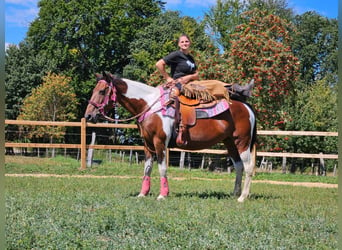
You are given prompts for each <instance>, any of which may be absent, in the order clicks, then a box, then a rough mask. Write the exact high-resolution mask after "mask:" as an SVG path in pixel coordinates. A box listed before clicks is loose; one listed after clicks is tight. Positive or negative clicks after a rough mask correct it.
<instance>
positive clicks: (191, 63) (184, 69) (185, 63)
mask: <svg viewBox="0 0 342 250" xmlns="http://www.w3.org/2000/svg"><path fill="white" fill-rule="evenodd" d="M163 60H164V61H165V63H166V64H167V65H169V66H170V67H171V77H172V78H173V79H178V78H180V77H182V76H186V75H190V74H194V73H195V72H196V63H195V60H194V58H193V57H192V56H191V55H189V54H188V55H186V54H184V53H183V52H182V51H180V50H177V51H174V52H171V53H170V54H168V55H167V56H165V57H164V58H163Z"/></svg>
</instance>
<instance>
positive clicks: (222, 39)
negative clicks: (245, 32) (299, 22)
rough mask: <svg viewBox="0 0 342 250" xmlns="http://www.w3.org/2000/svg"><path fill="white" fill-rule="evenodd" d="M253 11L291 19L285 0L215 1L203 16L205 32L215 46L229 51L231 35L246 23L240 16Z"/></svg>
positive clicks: (290, 10)
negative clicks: (213, 39) (256, 10)
mask: <svg viewBox="0 0 342 250" xmlns="http://www.w3.org/2000/svg"><path fill="white" fill-rule="evenodd" d="M254 9H258V10H261V11H263V12H264V14H272V15H276V16H279V17H281V18H282V19H287V20H291V19H292V17H293V11H292V9H290V8H288V7H287V1H286V0H242V1H241V0H217V1H216V5H214V6H212V7H211V8H210V9H209V11H208V12H207V13H206V14H205V16H204V22H205V26H206V28H207V31H208V32H209V33H210V35H211V36H212V37H214V38H215V41H216V42H217V44H216V45H217V46H218V47H219V48H220V49H221V50H223V51H228V50H229V49H230V46H231V35H232V34H233V33H234V32H235V28H236V26H238V25H241V24H243V23H244V22H245V21H246V19H244V18H241V14H242V13H243V12H246V11H251V10H254Z"/></svg>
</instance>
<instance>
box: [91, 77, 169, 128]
mask: <svg viewBox="0 0 342 250" xmlns="http://www.w3.org/2000/svg"><path fill="white" fill-rule="evenodd" d="M107 84H108V83H107ZM109 88H110V89H112V90H113V92H112V95H111V100H112V101H113V102H114V107H113V108H115V103H116V88H115V86H113V85H112V84H110V85H109ZM109 93H110V91H109ZM163 95H164V93H163V94H161V95H160V96H159V97H158V98H157V99H156V100H155V101H154V102H153V103H152V104H151V105H150V106H147V105H145V107H144V109H143V111H141V112H140V113H139V114H136V115H135V116H132V117H130V118H127V119H115V118H111V117H109V116H107V115H105V112H104V107H105V106H106V105H107V104H108V102H109V95H106V98H105V100H104V102H103V103H101V104H98V103H95V102H93V101H89V103H90V104H92V105H93V106H94V107H95V108H97V109H98V110H99V111H100V113H101V114H102V117H103V118H104V119H105V120H107V121H109V122H127V121H131V120H134V119H136V118H139V117H140V116H142V115H144V114H146V113H147V112H148V111H149V110H150V109H151V108H152V107H153V106H154V105H155V104H156V103H157V102H158V101H159V100H160V98H161V97H162V96H163Z"/></svg>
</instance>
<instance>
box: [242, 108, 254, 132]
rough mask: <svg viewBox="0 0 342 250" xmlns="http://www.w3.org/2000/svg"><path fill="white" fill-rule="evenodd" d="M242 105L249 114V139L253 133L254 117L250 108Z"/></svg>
mask: <svg viewBox="0 0 342 250" xmlns="http://www.w3.org/2000/svg"><path fill="white" fill-rule="evenodd" d="M244 105H245V107H246V109H247V110H248V113H249V122H250V124H251V137H253V131H254V125H255V115H254V112H253V111H252V110H251V108H250V107H249V106H248V105H247V104H244Z"/></svg>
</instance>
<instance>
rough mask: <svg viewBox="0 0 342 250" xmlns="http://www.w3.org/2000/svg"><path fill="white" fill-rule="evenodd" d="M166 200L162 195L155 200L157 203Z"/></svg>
mask: <svg viewBox="0 0 342 250" xmlns="http://www.w3.org/2000/svg"><path fill="white" fill-rule="evenodd" d="M165 199H166V196H164V195H159V196H158V198H157V201H163V200H165Z"/></svg>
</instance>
